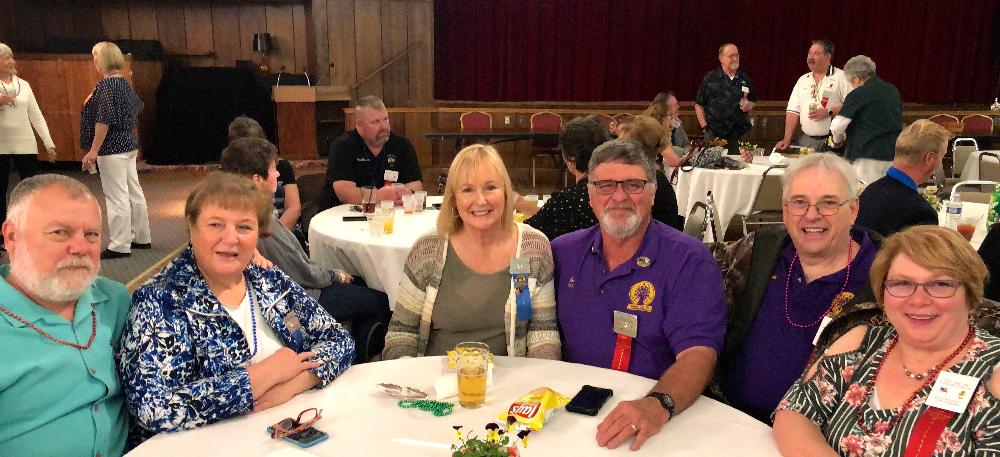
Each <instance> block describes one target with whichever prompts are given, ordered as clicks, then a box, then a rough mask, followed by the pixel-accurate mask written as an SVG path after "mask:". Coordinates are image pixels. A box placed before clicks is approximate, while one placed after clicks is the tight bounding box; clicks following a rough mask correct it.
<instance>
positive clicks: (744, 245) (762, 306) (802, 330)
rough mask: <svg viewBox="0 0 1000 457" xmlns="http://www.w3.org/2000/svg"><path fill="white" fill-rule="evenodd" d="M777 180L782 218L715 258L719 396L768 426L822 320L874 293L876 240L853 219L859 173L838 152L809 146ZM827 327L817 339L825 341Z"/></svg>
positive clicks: (802, 366) (801, 366) (804, 361)
mask: <svg viewBox="0 0 1000 457" xmlns="http://www.w3.org/2000/svg"><path fill="white" fill-rule="evenodd" d="M783 180H784V183H783V184H784V189H783V195H782V199H783V203H784V204H783V207H782V215H783V221H784V226H783V227H780V228H774V229H762V230H757V231H756V232H754V233H751V234H749V235H747V236H746V237H744V238H743V239H742V240H740V241H738V242H737V243H736V244H735V245H734V246H732V247H731V248H730V249H729V252H728V253H727V255H726V256H725V257H726V258H725V260H724V261H723V264H724V270H725V272H726V273H725V274H726V296H727V298H728V299H729V300H730V303H729V309H730V310H731V314H730V316H729V318H730V319H729V326H728V328H727V330H726V345H725V348H724V349H723V351H722V355H721V357H720V359H719V380H720V385H721V395H723V396H724V399H725V400H727V401H728V402H729V403H730V404H731V405H732V406H734V407H736V408H738V409H740V410H742V411H744V412H746V413H747V414H750V415H751V416H753V417H755V418H757V419H758V420H760V421H763V422H765V423H768V424H770V423H771V414H772V412H773V411H774V409H775V407H777V406H778V402H779V401H780V400H781V398H782V397H783V396H784V394H785V392H786V391H787V390H788V388H789V387H791V385H792V383H793V382H794V381H795V380H796V379H798V377H799V376H800V375H801V374H802V372H803V370H804V369H805V367H806V364H807V363H808V360H809V357H810V355H811V354H812V352H813V348H814V346H813V345H814V344H816V342H817V341H818V339H819V338H818V334H819V332H821V331H823V327H824V326H825V325H826V323H827V322H829V321H832V320H834V319H838V318H840V317H841V316H843V315H846V314H847V313H848V312H849V311H854V310H856V308H855V307H856V306H868V305H856V304H858V303H869V302H873V301H874V296H873V294H872V292H871V288H870V286H869V284H868V269H869V267H870V266H871V263H872V260H873V259H874V257H875V253H876V251H877V250H878V246H877V245H876V243H877V242H881V237H880V236H879V235H878V234H877V233H875V232H869V231H866V230H864V229H860V228H852V227H851V225H852V224H853V223H854V220H855V218H856V217H857V215H858V197H857V187H856V183H857V174H856V172H855V171H854V168H853V167H852V166H851V164H850V163H848V162H847V161H846V160H844V159H842V158H840V157H837V156H835V155H833V154H810V155H808V156H806V157H805V158H802V159H800V160H798V161H797V162H796V163H795V164H793V165H792V166H791V167H789V168H788V169H787V170H786V171H785V174H784V176H783ZM871 307H874V305H871ZM837 322H838V323H837V324H835V325H833V326H831V329H836V328H837V327H839V326H840V322H842V321H840V320H838V321H837ZM830 333H831V332H826V334H824V335H823V340H825V341H831V340H832V338H831V337H829V334H830ZM822 344H823V343H820V346H818V347H821V346H822Z"/></svg>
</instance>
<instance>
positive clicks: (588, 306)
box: [552, 139, 726, 450]
mask: <svg viewBox="0 0 1000 457" xmlns="http://www.w3.org/2000/svg"><path fill="white" fill-rule="evenodd" d="M588 177H589V179H590V182H589V183H588V185H587V189H588V196H589V199H590V206H591V208H593V210H594V214H595V215H596V216H597V219H598V221H599V222H600V224H598V225H597V226H595V227H592V228H588V229H583V230H578V231H576V232H572V233H568V234H566V235H563V236H561V237H559V238H557V239H556V240H555V241H553V242H552V254H553V258H554V260H555V265H556V272H555V280H556V309H557V315H558V318H559V325H560V328H561V330H562V336H563V355H564V356H565V358H566V360H568V361H570V362H575V363H583V364H587V365H593V366H599V367H605V368H613V369H618V370H621V371H628V372H630V373H633V374H636V375H640V376H644V377H647V378H652V379H657V380H658V382H657V383H656V384H655V385H654V386H653V388H652V390H651V391H650V393H649V394H648V395H647V396H646V397H644V398H641V399H637V400H630V401H623V402H620V403H618V405H616V406H615V408H614V409H613V410H612V411H611V412H610V413H609V414H608V415H607V416H606V417H605V418H604V420H603V421H602V422H601V424H600V425H599V426H598V428H597V444H598V445H599V446H602V447H608V448H612V449H613V448H616V447H618V446H619V445H620V444H622V443H623V442H625V441H627V440H628V439H629V438H631V437H633V436H635V441H634V442H633V443H632V445H631V448H632V450H636V449H639V447H641V446H642V444H643V443H644V442H645V441H646V440H647V439H648V438H649V437H651V436H653V435H655V434H657V433H658V432H659V431H660V430H661V429H662V428H663V426H664V425H665V424H666V423H667V421H669V420H670V418H671V417H673V416H675V415H677V414H680V413H681V412H682V411H683V410H684V409H686V408H687V407H688V406H690V405H691V404H692V403H694V401H695V400H696V399H697V398H698V396H699V395H701V393H702V391H703V390H704V389H705V387H706V386H707V385H708V382H709V381H710V380H711V378H712V374H713V372H714V370H715V363H716V358H717V355H718V353H719V352H720V351H721V349H722V344H723V335H724V332H725V326H726V307H725V300H724V296H723V287H722V274H721V271H720V270H719V266H718V264H717V263H716V262H715V260H714V259H713V258H712V255H711V254H710V253H709V251H708V249H707V248H706V247H705V246H704V245H703V244H702V243H701V242H700V241H698V240H696V239H694V238H692V237H690V236H688V235H685V234H683V233H682V232H679V231H677V230H675V229H673V228H671V227H669V226H667V225H665V224H663V223H660V222H658V221H655V220H652V217H651V209H652V205H653V198H654V195H655V193H656V175H655V172H654V168H653V164H652V162H650V160H649V159H648V158H647V157H646V155H645V153H644V152H643V149H642V146H640V145H639V143H637V142H634V141H633V140H621V139H619V140H612V141H609V142H606V143H604V144H602V145H601V146H599V147H598V148H597V149H595V150H594V153H593V155H592V156H591V159H590V163H589V166H588Z"/></svg>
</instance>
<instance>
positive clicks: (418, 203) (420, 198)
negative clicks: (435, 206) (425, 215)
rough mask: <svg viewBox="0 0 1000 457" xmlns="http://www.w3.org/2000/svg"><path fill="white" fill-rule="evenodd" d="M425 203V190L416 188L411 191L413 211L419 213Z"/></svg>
mask: <svg viewBox="0 0 1000 457" xmlns="http://www.w3.org/2000/svg"><path fill="white" fill-rule="evenodd" d="M426 204H427V192H426V191H423V190H418V191H416V192H414V193H413V211H414V212H417V213H421V212H423V211H424V206H425V205H426Z"/></svg>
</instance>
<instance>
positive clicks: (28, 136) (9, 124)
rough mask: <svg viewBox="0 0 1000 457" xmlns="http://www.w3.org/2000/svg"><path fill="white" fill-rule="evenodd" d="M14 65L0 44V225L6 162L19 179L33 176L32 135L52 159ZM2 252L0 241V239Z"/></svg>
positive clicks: (44, 127) (45, 130) (41, 122)
mask: <svg viewBox="0 0 1000 457" xmlns="http://www.w3.org/2000/svg"><path fill="white" fill-rule="evenodd" d="M16 65H17V62H15V61H14V52H13V51H11V49H10V46H7V45H6V44H3V43H0V221H4V220H6V219H7V179H8V177H9V176H10V168H9V167H10V162H11V161H13V162H14V167H15V168H17V174H18V175H19V176H20V177H21V179H27V178H30V177H31V176H34V174H35V170H36V169H37V168H38V146H37V145H36V144H35V133H37V134H38V137H39V138H41V139H42V143H43V144H44V145H45V149H46V151H47V152H48V160H49V161H54V160H55V159H56V145H55V143H53V142H52V136H51V135H49V126H48V124H46V123H45V118H44V117H43V116H42V111H41V110H40V109H38V102H36V101H35V94H34V92H32V91H31V85H30V84H28V82H27V81H25V80H23V79H21V78H18V77H17V67H16ZM32 128H34V132H32ZM2 248H3V238H2V237H0V249H2Z"/></svg>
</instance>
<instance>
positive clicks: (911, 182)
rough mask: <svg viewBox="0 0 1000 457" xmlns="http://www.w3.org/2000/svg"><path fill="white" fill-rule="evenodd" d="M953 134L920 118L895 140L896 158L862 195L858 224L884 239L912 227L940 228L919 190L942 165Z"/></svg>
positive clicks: (935, 212)
mask: <svg viewBox="0 0 1000 457" xmlns="http://www.w3.org/2000/svg"><path fill="white" fill-rule="evenodd" d="M950 138H951V132H949V131H948V130H947V129H945V128H944V127H942V126H940V125H938V124H935V123H934V122H931V121H929V120H927V119H920V120H918V121H916V122H914V123H912V124H910V125H909V126H908V127H906V129H905V130H903V132H902V133H900V134H899V138H897V139H896V155H895V157H894V159H893V162H892V166H891V167H889V170H888V171H887V172H886V174H885V176H883V177H882V178H880V179H878V180H877V181H875V182H873V183H872V184H871V185H870V186H868V187H866V188H865V191H864V192H862V193H861V198H860V204H861V210H860V211H859V212H858V220H857V222H856V223H857V225H860V226H863V227H867V228H870V229H872V230H874V231H876V232H878V233H879V234H881V235H882V236H884V237H886V238H888V237H889V235H892V234H893V233H896V232H898V231H900V230H903V229H904V228H906V227H909V226H911V225H924V224H926V225H937V223H938V215H937V211H935V210H934V207H932V206H931V205H930V203H928V202H927V200H926V199H925V198H924V197H923V195H920V192H918V191H917V186H918V185H920V184H923V183H925V182H927V180H928V179H930V177H931V175H933V174H934V170H936V169H937V168H938V167H940V166H941V159H943V158H944V154H945V151H946V149H947V147H948V140H949V139H950Z"/></svg>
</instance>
